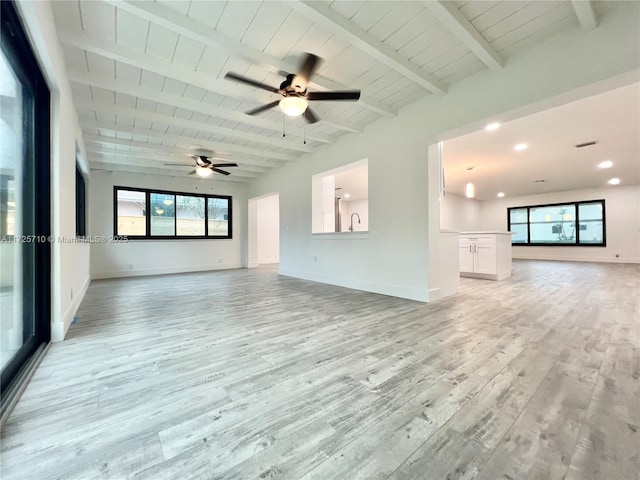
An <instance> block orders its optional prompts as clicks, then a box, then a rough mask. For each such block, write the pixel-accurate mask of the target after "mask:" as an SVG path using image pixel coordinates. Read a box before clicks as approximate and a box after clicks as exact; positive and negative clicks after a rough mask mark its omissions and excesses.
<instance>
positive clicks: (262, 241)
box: [257, 195, 280, 263]
mask: <svg viewBox="0 0 640 480" xmlns="http://www.w3.org/2000/svg"><path fill="white" fill-rule="evenodd" d="M257 215H258V263H278V262H279V261H280V196H279V195H271V196H269V197H265V198H261V199H259V200H258V212H257Z"/></svg>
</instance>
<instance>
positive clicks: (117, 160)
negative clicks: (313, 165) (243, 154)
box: [91, 154, 259, 178]
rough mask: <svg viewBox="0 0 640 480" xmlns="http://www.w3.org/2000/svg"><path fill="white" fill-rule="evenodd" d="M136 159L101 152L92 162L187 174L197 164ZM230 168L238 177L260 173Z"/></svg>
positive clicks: (254, 175) (255, 175)
mask: <svg viewBox="0 0 640 480" xmlns="http://www.w3.org/2000/svg"><path fill="white" fill-rule="evenodd" d="M135 160H136V162H135V163H132V162H131V161H129V160H126V159H122V158H121V157H117V156H114V155H108V154H101V155H99V156H97V157H96V158H94V159H92V160H91V162H92V163H111V164H113V165H135V166H137V167H142V168H146V169H150V170H151V169H153V170H156V169H160V170H167V171H173V172H177V173H180V172H184V174H185V175H187V174H188V173H189V168H191V170H193V169H194V168H195V165H186V164H185V166H184V167H180V166H173V165H163V164H162V163H153V162H151V163H150V162H146V161H144V160H141V159H135ZM221 168H222V169H223V170H224V168H225V167H221ZM228 168H229V171H231V172H233V174H234V175H236V176H238V177H244V178H255V177H257V176H258V175H259V173H257V172H248V171H246V170H242V169H240V168H238V167H228Z"/></svg>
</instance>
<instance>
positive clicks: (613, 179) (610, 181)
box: [608, 178, 620, 185]
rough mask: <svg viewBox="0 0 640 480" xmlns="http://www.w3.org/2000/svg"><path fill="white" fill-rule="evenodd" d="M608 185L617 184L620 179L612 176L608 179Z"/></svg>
mask: <svg viewBox="0 0 640 480" xmlns="http://www.w3.org/2000/svg"><path fill="white" fill-rule="evenodd" d="M608 183H609V185H618V184H619V183H620V179H619V178H612V179H611V180H609V182H608Z"/></svg>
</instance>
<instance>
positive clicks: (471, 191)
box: [465, 166, 476, 198]
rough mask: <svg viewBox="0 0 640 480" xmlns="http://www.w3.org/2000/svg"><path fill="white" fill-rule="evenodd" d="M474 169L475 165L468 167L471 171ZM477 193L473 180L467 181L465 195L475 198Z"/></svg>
mask: <svg viewBox="0 0 640 480" xmlns="http://www.w3.org/2000/svg"><path fill="white" fill-rule="evenodd" d="M472 170H473V166H471V167H467V171H468V172H471V171H472ZM475 194H476V187H475V185H474V184H473V182H472V181H471V180H469V182H468V183H467V185H466V187H465V195H466V196H467V198H473V197H474V196H475Z"/></svg>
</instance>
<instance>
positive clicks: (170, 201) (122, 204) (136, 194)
mask: <svg viewBox="0 0 640 480" xmlns="http://www.w3.org/2000/svg"><path fill="white" fill-rule="evenodd" d="M114 203H115V206H114V210H115V215H114V217H115V225H114V233H115V235H116V236H127V237H129V238H132V239H136V238H139V239H176V238H177V239H188V238H191V239H194V238H200V239H202V238H232V228H231V220H232V218H231V197H229V196H224V195H199V194H193V193H181V192H167V191H158V190H145V189H135V188H128V187H114ZM205 219H207V221H205Z"/></svg>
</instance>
